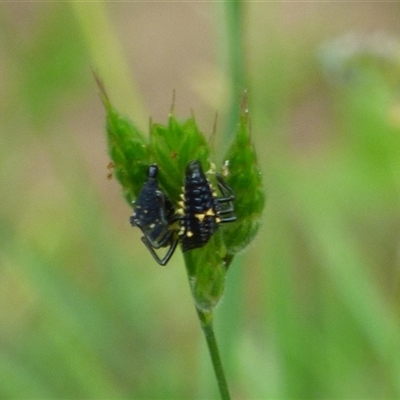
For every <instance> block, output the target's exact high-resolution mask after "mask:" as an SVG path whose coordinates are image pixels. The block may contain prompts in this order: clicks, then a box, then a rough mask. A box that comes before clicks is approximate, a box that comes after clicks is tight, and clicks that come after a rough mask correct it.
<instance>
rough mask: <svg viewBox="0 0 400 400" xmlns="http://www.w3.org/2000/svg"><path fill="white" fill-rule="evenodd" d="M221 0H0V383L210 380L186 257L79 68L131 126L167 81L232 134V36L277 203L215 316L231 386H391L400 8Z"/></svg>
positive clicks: (208, 121)
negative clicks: (166, 251)
mask: <svg viewBox="0 0 400 400" xmlns="http://www.w3.org/2000/svg"><path fill="white" fill-rule="evenodd" d="M230 11H232V10H231V8H230V5H229V4H228V3H209V2H195V1H193V2H179V3H176V2H163V3H153V2H132V3H130V2H128V3H74V4H71V3H63V2H55V3H46V2H45V3H43V2H42V3H40V2H35V3H30V2H8V3H2V4H1V5H0V77H1V79H0V93H1V96H0V129H1V133H0V154H1V158H0V168H1V169H0V171H1V207H0V235H1V242H0V243H1V244H0V398H1V399H28V398H29V399H33V398H35V399H61V398H71V399H123V398H126V399H127V398H130V399H217V398H218V391H217V386H216V383H215V378H214V376H213V373H212V369H211V363H210V360H209V357H208V353H207V349H206V345H205V341H204V338H203V337H202V334H201V331H200V328H199V323H198V321H197V320H196V314H195V310H194V306H193V303H192V299H191V297H190V291H189V287H188V284H187V280H186V273H185V269H184V265H183V260H182V256H181V254H179V252H177V253H176V255H175V256H174V258H173V260H172V261H171V262H170V263H169V264H168V266H167V267H165V268H160V267H159V266H158V265H156V263H155V262H154V261H153V259H152V258H151V255H150V254H149V253H148V251H147V249H146V248H145V247H144V246H143V245H142V243H141V241H140V236H141V234H140V232H139V230H138V229H132V228H131V227H130V225H129V223H128V219H129V215H130V213H131V210H130V209H129V207H128V206H127V204H126V203H125V201H124V200H123V198H122V196H121V193H120V188H119V186H118V184H117V182H116V181H115V180H107V174H108V170H107V168H106V166H107V164H108V162H109V159H108V156H107V154H106V143H105V134H104V110H103V108H102V105H101V102H100V100H99V97H98V92H97V88H96V86H95V83H94V79H93V76H92V74H91V68H94V69H95V70H96V71H97V72H98V73H99V74H100V76H102V78H103V80H104V83H105V85H106V87H107V89H108V92H109V95H110V97H111V99H112V101H113V103H114V104H115V106H116V107H117V108H118V109H119V110H120V111H122V112H124V113H126V114H128V115H129V116H130V117H131V118H132V119H133V120H134V121H135V122H136V123H137V124H139V126H141V127H142V128H143V129H144V130H146V126H147V121H148V118H149V116H150V115H151V116H152V118H153V120H155V121H159V122H162V123H165V122H166V120H167V115H168V112H169V110H170V106H171V101H172V91H173V90H174V89H175V90H176V93H177V95H176V104H175V112H176V114H177V115H178V117H181V118H187V117H188V116H189V115H190V112H191V110H193V111H194V113H195V115H196V118H197V120H198V122H199V126H200V127H201V129H202V130H203V131H204V132H205V133H206V134H207V135H208V134H210V133H211V131H212V126H213V121H214V116H215V112H216V110H218V111H219V124H218V131H219V132H226V131H229V129H230V126H231V125H230V122H229V115H230V112H231V111H230V110H231V106H232V104H234V103H235V102H237V103H238V96H237V93H236V92H235V90H236V89H237V88H236V89H235V82H232V80H233V78H232V76H231V75H230V73H231V72H230V71H232V68H233V64H234V62H233V61H232V59H233V58H232V57H231V56H230V53H229V51H228V50H229V48H234V46H233V45H232V43H235V40H238V38H235V37H234V36H235V34H239V35H240V34H241V33H242V34H243V37H242V39H243V54H242V55H243V56H244V64H243V65H241V66H243V67H244V70H245V77H244V82H246V86H247V87H248V93H249V103H250V111H251V118H252V134H253V139H254V142H255V144H256V147H257V151H258V155H259V161H260V167H261V169H262V171H263V176H264V182H265V187H266V191H267V197H268V201H267V207H266V210H265V213H264V223H263V227H262V229H261V231H260V233H259V235H258V237H257V239H256V240H255V242H254V243H253V244H252V245H251V246H250V248H249V249H248V250H247V251H246V252H245V253H243V254H242V255H240V256H238V257H237V260H236V261H235V262H234V264H233V265H232V267H231V269H230V271H229V274H228V281H227V291H226V294H225V297H224V299H223V301H222V303H221V305H220V306H219V308H218V309H217V311H216V315H215V319H216V321H215V322H216V334H217V338H218V339H219V343H220V346H221V353H222V359H223V363H224V366H225V368H226V372H227V379H228V382H229V384H230V388H231V392H232V397H233V399H322V398H324V399H378V398H379V399H395V398H400V356H399V355H400V290H399V267H400V259H399V256H400V253H399V250H400V247H399V245H400V241H399V239H400V203H399V202H400V91H399V88H400V36H399V33H400V32H399V21H400V4H398V3H395V2H394V3H383V2H376V3H372V2H370V3H364V4H363V3H334V2H303V3H302V2H282V3H280V2H272V3H267V2H265V3H260V2H254V3H250V2H249V3H243V4H242V9H241V10H239V11H240V12H239V13H238V14H237V15H239V17H240V19H241V21H242V25H241V26H242V30H241V29H239V28H238V29H235V23H237V21H236V22H235V19H234V16H232V15H233V14H231V13H230ZM232 27H233V29H232ZM235 32H236V33H235ZM239 39H240V38H239ZM230 43H231V44H230ZM230 46H231V47H230ZM232 46H233V47H232ZM242 78H243V75H242ZM219 138H221V136H219ZM226 145H227V144H226V143H224V141H223V140H222V139H219V146H221V149H222V150H221V154H222V152H223V150H224V149H226Z"/></svg>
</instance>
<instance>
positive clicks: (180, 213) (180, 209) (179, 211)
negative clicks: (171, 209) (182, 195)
mask: <svg viewBox="0 0 400 400" xmlns="http://www.w3.org/2000/svg"><path fill="white" fill-rule="evenodd" d="M176 213H177V214H179V215H185V211H184V210H183V208H178V209H177V210H176Z"/></svg>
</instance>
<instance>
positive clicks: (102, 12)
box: [69, 0, 148, 131]
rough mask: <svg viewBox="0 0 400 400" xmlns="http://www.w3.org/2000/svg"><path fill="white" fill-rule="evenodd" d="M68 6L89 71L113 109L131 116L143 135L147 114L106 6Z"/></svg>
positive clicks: (88, 4)
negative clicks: (85, 50)
mask: <svg viewBox="0 0 400 400" xmlns="http://www.w3.org/2000/svg"><path fill="white" fill-rule="evenodd" d="M69 4H70V6H71V9H72V11H73V13H74V14H75V17H76V19H77V21H78V22H79V25H80V27H81V31H82V38H83V40H84V41H85V43H86V46H87V48H88V52H89V55H90V59H91V64H92V65H91V67H92V68H93V70H94V71H95V72H96V73H97V74H98V75H99V76H100V78H101V80H102V81H103V82H104V83H105V85H106V87H107V92H108V93H109V94H110V96H111V98H112V100H113V105H114V106H115V108H116V109H119V110H124V112H125V113H127V114H131V115H133V116H134V119H135V125H136V126H138V128H140V129H141V130H142V131H146V130H147V128H148V112H147V110H146V107H145V106H144V104H143V100H142V99H141V97H140V95H139V90H138V89H137V87H136V84H135V81H134V79H132V71H131V68H130V66H129V63H128V61H127V59H126V57H125V55H124V50H123V48H122V45H121V43H120V41H119V39H118V37H117V33H116V30H115V28H114V26H113V24H112V22H111V21H110V17H109V15H108V9H107V4H105V3H102V2H90V3H86V2H82V1H73V0H71V1H70V2H69ZM129 111H131V112H129Z"/></svg>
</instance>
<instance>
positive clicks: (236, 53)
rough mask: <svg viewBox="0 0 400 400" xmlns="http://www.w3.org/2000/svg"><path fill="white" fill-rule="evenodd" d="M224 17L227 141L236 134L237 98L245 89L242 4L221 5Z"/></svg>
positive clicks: (237, 119) (237, 117)
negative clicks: (228, 90) (228, 95)
mask: <svg viewBox="0 0 400 400" xmlns="http://www.w3.org/2000/svg"><path fill="white" fill-rule="evenodd" d="M223 6H224V8H225V15H226V31H227V32H226V34H227V35H226V37H227V45H228V59H227V62H228V71H229V77H230V86H231V99H230V105H229V111H228V124H227V131H226V133H225V139H227V140H229V139H231V138H232V136H233V135H234V134H235V132H236V126H237V122H238V121H239V113H240V110H239V107H238V104H239V101H238V99H239V97H240V96H241V95H242V93H243V91H244V90H246V89H247V87H246V85H247V83H246V74H245V65H244V64H245V63H244V60H245V56H244V43H243V39H244V35H243V2H242V1H240V0H237V1H226V2H224V3H223Z"/></svg>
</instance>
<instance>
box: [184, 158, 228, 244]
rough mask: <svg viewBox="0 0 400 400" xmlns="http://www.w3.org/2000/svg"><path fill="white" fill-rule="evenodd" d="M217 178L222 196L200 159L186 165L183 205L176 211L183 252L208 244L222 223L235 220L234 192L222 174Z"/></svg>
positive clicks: (217, 175)
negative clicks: (212, 183)
mask: <svg viewBox="0 0 400 400" xmlns="http://www.w3.org/2000/svg"><path fill="white" fill-rule="evenodd" d="M215 177H216V179H217V185H218V188H219V190H220V191H221V193H222V197H217V194H216V192H215V191H214V190H213V188H212V186H211V184H210V182H208V180H207V178H206V176H205V174H204V172H203V170H202V167H201V164H200V162H199V161H197V160H194V161H191V162H190V163H189V164H188V166H187V167H186V177H185V184H184V188H183V194H182V195H181V197H182V201H181V202H179V205H180V206H181V207H182V208H181V209H179V210H178V211H177V213H178V215H179V214H180V216H179V217H178V219H179V221H180V231H179V236H180V240H181V242H182V251H183V252H186V251H189V250H193V249H196V248H198V247H203V246H204V245H206V244H207V242H208V241H209V240H210V238H211V236H212V235H213V234H214V232H215V231H216V230H217V228H218V226H219V224H220V223H225V222H232V221H236V216H235V215H234V214H233V211H234V208H233V203H232V202H233V200H234V199H235V194H234V192H233V190H232V189H231V188H230V187H229V186H228V185H227V184H226V183H225V182H224V180H223V179H222V176H221V175H220V174H216V175H215Z"/></svg>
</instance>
